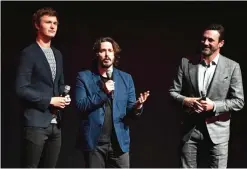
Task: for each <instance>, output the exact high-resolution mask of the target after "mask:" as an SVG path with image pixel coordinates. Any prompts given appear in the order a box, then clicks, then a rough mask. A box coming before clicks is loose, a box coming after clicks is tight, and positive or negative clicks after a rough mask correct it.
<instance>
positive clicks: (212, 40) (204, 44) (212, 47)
mask: <svg viewBox="0 0 247 169" xmlns="http://www.w3.org/2000/svg"><path fill="white" fill-rule="evenodd" d="M219 37H220V34H219V32H218V31H217V30H206V31H205V32H204V33H203V36H202V40H201V53H202V55H203V56H207V57H209V56H211V55H212V54H213V53H214V52H216V51H219V50H220V48H221V47H222V46H223V45H224V40H222V41H219Z"/></svg>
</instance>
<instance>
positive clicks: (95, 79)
mask: <svg viewBox="0 0 247 169" xmlns="http://www.w3.org/2000/svg"><path fill="white" fill-rule="evenodd" d="M92 79H93V82H94V84H95V85H94V91H100V90H103V85H104V84H103V82H102V80H101V78H100V74H99V73H98V71H97V70H93V71H92ZM103 109H104V111H105V104H104V106H103Z"/></svg>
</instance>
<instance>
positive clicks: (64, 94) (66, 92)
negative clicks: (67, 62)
mask: <svg viewBox="0 0 247 169" xmlns="http://www.w3.org/2000/svg"><path fill="white" fill-rule="evenodd" d="M69 91H70V86H69V85H66V86H65V87H64V91H63V93H62V95H61V96H62V97H65V96H66V95H68V93H69Z"/></svg>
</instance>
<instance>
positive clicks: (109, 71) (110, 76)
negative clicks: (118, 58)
mask: <svg viewBox="0 0 247 169" xmlns="http://www.w3.org/2000/svg"><path fill="white" fill-rule="evenodd" d="M112 72H113V69H107V71H106V76H107V78H108V79H111V78H112Z"/></svg>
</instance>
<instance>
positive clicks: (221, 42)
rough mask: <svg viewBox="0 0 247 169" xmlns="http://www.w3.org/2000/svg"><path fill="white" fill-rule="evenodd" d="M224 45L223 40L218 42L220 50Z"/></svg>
mask: <svg viewBox="0 0 247 169" xmlns="http://www.w3.org/2000/svg"><path fill="white" fill-rule="evenodd" d="M224 43H225V41H224V40H222V41H220V43H219V47H220V48H221V47H223V46H224Z"/></svg>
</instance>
